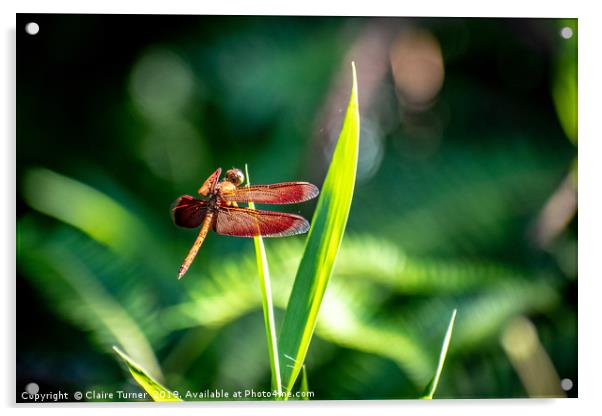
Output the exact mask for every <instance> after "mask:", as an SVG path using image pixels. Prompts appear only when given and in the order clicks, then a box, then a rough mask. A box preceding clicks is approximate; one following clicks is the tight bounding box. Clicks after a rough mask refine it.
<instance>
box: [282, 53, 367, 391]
mask: <svg viewBox="0 0 602 416" xmlns="http://www.w3.org/2000/svg"><path fill="white" fill-rule="evenodd" d="M352 68H353V86H352V90H351V97H350V99H349V104H348V106H347V112H346V115H345V119H344V122H343V127H342V130H341V133H340V135H339V139H338V141H337V145H336V148H335V150H334V154H333V157H332V162H331V164H330V167H329V169H328V173H327V175H326V180H325V181H324V185H323V187H322V191H321V195H320V199H319V200H318V205H317V207H316V211H315V214H314V217H313V221H312V225H311V228H310V230H309V235H308V237H307V243H306V246H305V252H304V255H303V258H302V259H301V264H300V265H299V269H298V271H297V276H296V278H295V283H294V286H293V290H292V292H291V296H290V299H289V303H288V306H287V310H286V315H285V318H284V323H283V326H282V331H281V334H280V338H279V346H280V354H281V360H289V361H292V362H289V363H288V364H289V365H285V366H283V367H282V372H283V375H282V379H283V380H284V383H285V386H286V390H287V391H288V392H290V391H291V390H292V388H293V385H294V383H295V380H296V379H297V377H298V375H299V373H300V371H301V368H302V366H303V363H304V360H305V356H306V354H307V350H308V348H309V343H310V341H311V337H312V335H313V332H314V328H315V325H316V321H317V316H318V312H319V309H320V304H321V302H322V298H323V296H324V293H325V290H326V286H327V284H328V280H329V278H330V275H331V273H332V269H333V267H334V263H335V260H336V258H337V255H338V252H339V248H340V245H341V242H342V239H343V233H344V231H345V226H346V224H347V218H348V216H349V210H350V208H351V200H352V198H353V190H354V187H355V176H356V169H357V158H358V149H359V133H360V118H359V106H358V99H357V79H356V73H355V65H354V64H352ZM287 357H288V358H287ZM284 362H287V361H284Z"/></svg>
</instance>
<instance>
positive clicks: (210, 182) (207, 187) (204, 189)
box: [198, 168, 222, 196]
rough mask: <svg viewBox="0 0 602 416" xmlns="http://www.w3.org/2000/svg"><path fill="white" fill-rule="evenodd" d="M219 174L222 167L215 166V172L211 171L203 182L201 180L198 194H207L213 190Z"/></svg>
mask: <svg viewBox="0 0 602 416" xmlns="http://www.w3.org/2000/svg"><path fill="white" fill-rule="evenodd" d="M221 174H222V168H217V169H216V170H215V172H213V173H212V174H211V176H209V177H208V178H207V179H206V180H205V182H203V185H202V186H201V187H200V188H199V190H198V193H199V195H203V196H207V195H209V194H210V193H211V192H213V191H214V190H215V185H217V181H218V180H219V177H220V175H221Z"/></svg>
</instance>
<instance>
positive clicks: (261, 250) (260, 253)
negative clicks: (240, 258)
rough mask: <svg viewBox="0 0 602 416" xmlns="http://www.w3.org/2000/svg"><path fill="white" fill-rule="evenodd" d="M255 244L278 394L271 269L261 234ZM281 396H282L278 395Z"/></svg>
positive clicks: (273, 387)
mask: <svg viewBox="0 0 602 416" xmlns="http://www.w3.org/2000/svg"><path fill="white" fill-rule="evenodd" d="M245 174H246V177H247V186H249V185H250V184H251V178H250V177H249V169H248V167H247V165H246V164H245ZM249 208H251V209H255V204H253V202H249ZM253 244H254V245H255V258H256V259H257V271H258V274H259V290H260V292H261V305H262V307H263V320H264V322H265V333H266V337H267V341H268V355H269V357H270V369H271V371H272V389H274V390H276V391H277V392H278V394H280V393H282V381H281V378H280V361H279V357H278V340H277V338H276V321H275V319H274V307H273V305H272V289H271V283H270V269H269V267H268V259H267V256H266V254H265V247H264V245H263V239H262V238H261V236H258V237H253ZM278 397H280V396H278Z"/></svg>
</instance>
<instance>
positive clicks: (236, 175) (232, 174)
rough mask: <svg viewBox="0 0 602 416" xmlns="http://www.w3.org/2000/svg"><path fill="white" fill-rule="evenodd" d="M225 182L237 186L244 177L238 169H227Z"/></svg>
mask: <svg viewBox="0 0 602 416" xmlns="http://www.w3.org/2000/svg"><path fill="white" fill-rule="evenodd" d="M226 180H227V181H228V182H232V183H233V184H234V185H236V186H238V185H240V184H241V183H243V182H244V180H245V175H243V173H242V171H241V170H240V169H236V168H234V169H229V170H228V171H227V172H226Z"/></svg>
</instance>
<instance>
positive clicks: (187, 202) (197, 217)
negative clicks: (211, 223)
mask: <svg viewBox="0 0 602 416" xmlns="http://www.w3.org/2000/svg"><path fill="white" fill-rule="evenodd" d="M206 215H207V203H206V202H205V201H201V200H200V199H194V198H193V197H191V196H190V195H182V196H181V197H179V198H178V199H176V201H175V202H174V203H173V205H172V208H171V217H172V219H173V222H174V223H175V224H176V225H177V226H179V227H186V228H196V227H198V226H200V225H201V224H202V223H203V220H204V219H205V216H206Z"/></svg>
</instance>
